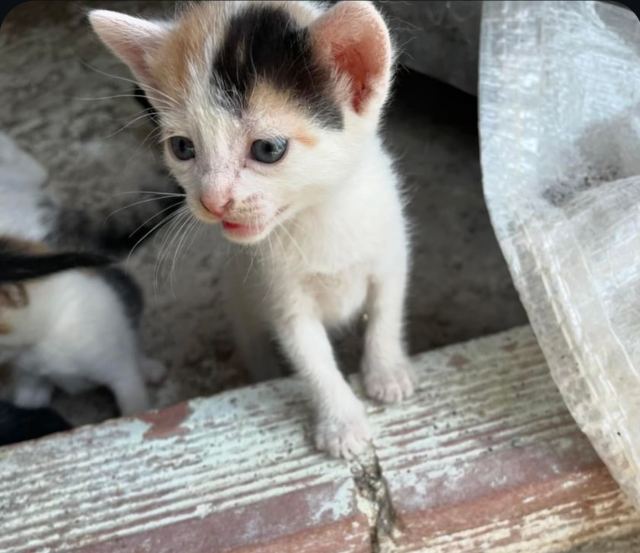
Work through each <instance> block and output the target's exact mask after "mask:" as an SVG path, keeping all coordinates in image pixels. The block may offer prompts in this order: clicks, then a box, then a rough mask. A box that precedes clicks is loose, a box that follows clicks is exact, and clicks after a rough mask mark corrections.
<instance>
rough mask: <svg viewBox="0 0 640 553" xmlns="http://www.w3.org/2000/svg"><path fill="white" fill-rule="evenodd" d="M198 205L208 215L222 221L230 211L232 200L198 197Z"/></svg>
mask: <svg viewBox="0 0 640 553" xmlns="http://www.w3.org/2000/svg"><path fill="white" fill-rule="evenodd" d="M200 203H201V204H202V207H204V208H205V209H206V210H207V211H208V212H209V213H211V214H212V215H215V216H216V217H218V218H220V219H222V217H223V216H224V214H225V213H226V212H227V211H228V210H229V209H231V206H232V205H233V199H231V198H220V199H218V198H212V197H210V196H206V195H203V196H200Z"/></svg>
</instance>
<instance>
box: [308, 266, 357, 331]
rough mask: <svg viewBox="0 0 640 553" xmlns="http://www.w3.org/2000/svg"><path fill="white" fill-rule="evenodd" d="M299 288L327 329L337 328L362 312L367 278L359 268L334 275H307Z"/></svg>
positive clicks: (351, 268)
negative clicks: (329, 327) (335, 326)
mask: <svg viewBox="0 0 640 553" xmlns="http://www.w3.org/2000/svg"><path fill="white" fill-rule="evenodd" d="M300 287H301V291H302V293H303V294H305V296H306V297H307V298H309V299H310V300H311V302H312V303H313V307H314V309H315V311H316V312H317V314H318V315H319V316H320V318H321V319H322V321H323V322H324V323H325V324H327V325H338V324H342V323H346V322H348V321H349V320H350V319H352V318H353V317H354V316H355V315H357V314H358V313H360V312H361V311H362V309H363V306H364V304H365V300H366V297H367V289H368V275H367V272H366V270H365V268H364V267H360V266H355V267H350V268H349V269H347V270H344V271H341V272H338V273H333V274H322V273H315V274H308V275H305V276H304V277H303V278H302V279H301V282H300Z"/></svg>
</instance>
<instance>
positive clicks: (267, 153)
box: [251, 138, 288, 163]
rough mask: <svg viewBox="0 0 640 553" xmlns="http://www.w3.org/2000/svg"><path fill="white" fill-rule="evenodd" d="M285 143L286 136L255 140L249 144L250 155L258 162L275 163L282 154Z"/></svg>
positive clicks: (285, 147) (284, 149)
mask: <svg viewBox="0 0 640 553" xmlns="http://www.w3.org/2000/svg"><path fill="white" fill-rule="evenodd" d="M287 144H288V142H287V139H286V138H271V139H269V140H256V141H255V142H254V143H253V144H251V157H252V158H253V159H255V160H256V161H259V162H260V163H275V162H276V161H279V160H281V159H282V157H283V156H284V154H285V152H286V151H287Z"/></svg>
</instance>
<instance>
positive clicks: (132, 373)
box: [109, 367, 150, 416]
mask: <svg viewBox="0 0 640 553" xmlns="http://www.w3.org/2000/svg"><path fill="white" fill-rule="evenodd" d="M136 369H137V367H131V370H128V371H127V373H126V374H125V375H121V377H120V378H117V379H114V381H113V382H111V383H110V384H109V387H110V388H111V391H112V392H113V394H114V395H115V396H116V401H117V403H118V407H119V409H120V413H121V414H122V415H123V416H129V415H134V414H136V413H142V412H144V411H147V410H148V409H149V408H150V402H149V396H148V393H147V389H146V388H145V385H144V381H143V379H142V377H141V376H140V374H138V371H137V370H136Z"/></svg>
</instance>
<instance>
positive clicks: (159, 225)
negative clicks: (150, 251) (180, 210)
mask: <svg viewBox="0 0 640 553" xmlns="http://www.w3.org/2000/svg"><path fill="white" fill-rule="evenodd" d="M176 216H177V213H170V214H169V215H167V216H166V217H165V218H164V219H162V220H161V221H160V222H159V223H157V224H156V225H154V226H153V227H152V228H151V229H149V230H148V231H147V232H146V233H145V234H144V236H142V237H141V238H140V240H138V241H137V242H136V243H135V244H134V245H133V247H132V248H131V251H130V252H129V255H127V263H128V262H129V260H130V259H131V256H132V255H133V253H134V252H135V251H136V248H137V247H138V246H139V245H140V244H141V243H142V241H143V240H144V239H145V238H147V236H149V235H150V234H151V233H153V232H154V231H155V230H156V229H158V228H160V227H162V226H163V225H164V224H166V223H168V222H169V221H171V220H172V219H173V218H174V217H176Z"/></svg>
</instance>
